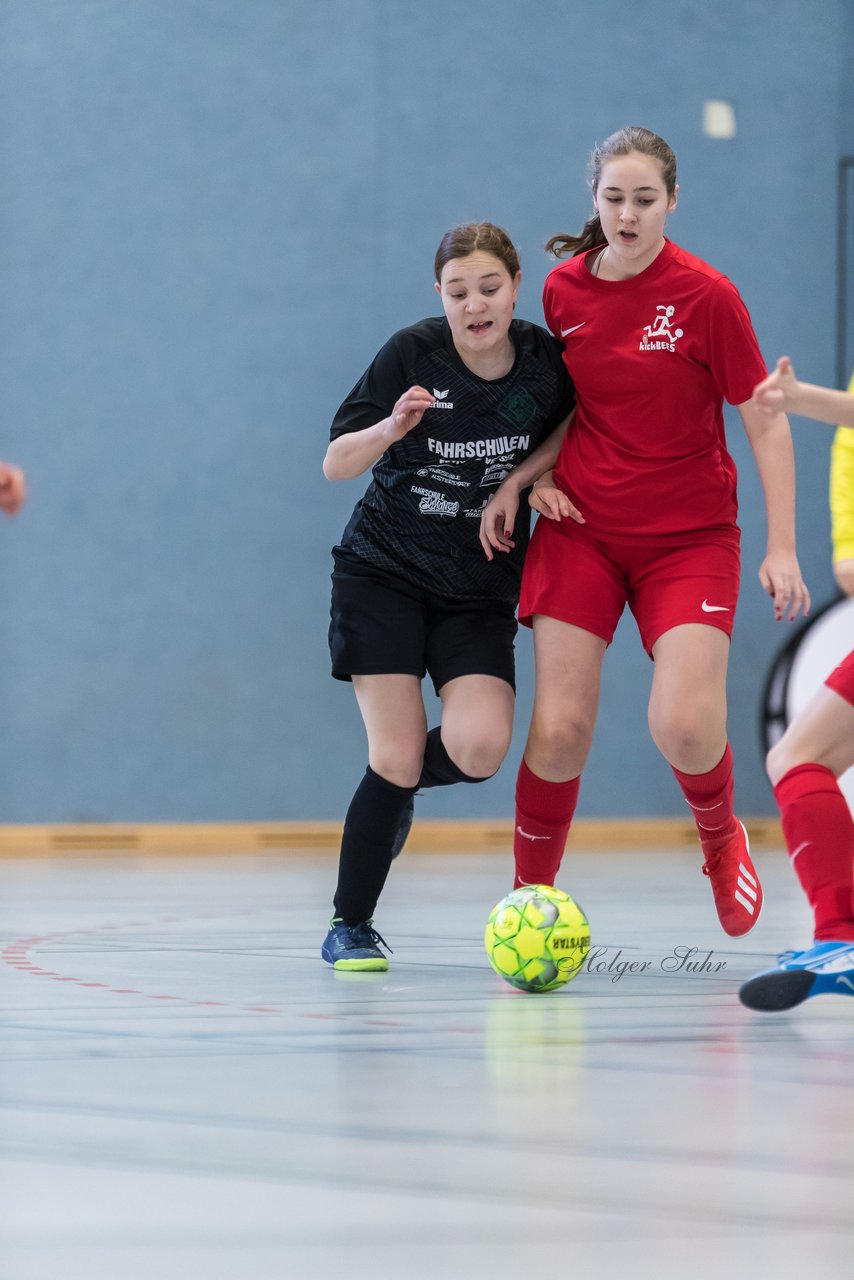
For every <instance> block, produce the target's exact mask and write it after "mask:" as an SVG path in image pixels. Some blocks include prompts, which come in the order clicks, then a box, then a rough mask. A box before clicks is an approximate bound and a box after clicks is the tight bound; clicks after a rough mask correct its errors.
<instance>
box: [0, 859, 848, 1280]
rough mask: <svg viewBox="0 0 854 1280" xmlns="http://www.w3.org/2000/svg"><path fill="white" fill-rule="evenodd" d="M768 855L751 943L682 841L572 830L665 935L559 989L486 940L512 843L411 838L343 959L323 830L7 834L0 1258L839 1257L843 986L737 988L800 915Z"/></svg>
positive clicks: (190, 1264)
mask: <svg viewBox="0 0 854 1280" xmlns="http://www.w3.org/2000/svg"><path fill="white" fill-rule="evenodd" d="M757 861H758V863H759V865H760V867H761V870H762V872H763V875H764V879H765V882H766V892H767V899H768V901H767V906H766V913H765V916H764V918H763V920H762V921H760V923H759V925H758V926H757V928H756V930H755V931H754V933H753V935H751V937H750V938H749V939H747V940H745V941H743V942H741V943H733V942H731V941H730V940H728V939H727V938H726V937H725V936H724V935H723V934H722V933H720V932H719V930H718V927H717V922H716V920H715V918H714V914H713V908H712V904H711V896H710V893H709V889H708V885H707V884H706V882H705V881H704V879H703V877H702V876H701V875H700V874H699V871H698V866H697V862H698V859H697V856H696V854H694V853H693V852H692V853H691V854H687V853H668V854H649V853H638V854H633V855H627V854H616V853H601V852H599V853H595V854H592V853H591V854H586V855H585V854H583V853H577V852H576V853H573V854H572V855H571V857H570V861H569V863H568V866H567V871H568V874H566V875H565V876H564V877H563V880H562V883H563V886H564V887H565V888H567V889H570V890H571V891H573V892H574V893H575V896H576V897H577V898H578V900H579V901H580V902H581V904H582V905H583V906H584V908H585V909H586V910H587V912H588V914H589V916H590V918H591V921H592V926H593V934H594V943H595V944H597V945H598V946H599V947H601V948H604V949H605V950H604V952H603V954H602V959H603V960H604V961H606V962H611V961H615V960H616V962H617V963H619V959H618V958H617V954H616V953H617V951H618V950H619V951H621V953H622V955H621V957H620V959H623V960H634V961H641V960H647V961H649V966H648V970H647V972H645V973H643V974H638V973H635V974H634V975H632V974H625V975H624V976H623V977H621V978H617V979H616V980H614V970H613V969H612V971H611V973H608V972H607V971H606V972H598V973H596V972H585V973H583V974H582V975H581V976H579V977H578V978H577V979H576V980H575V982H573V983H572V984H570V986H568V987H566V988H565V989H563V990H562V991H559V992H557V993H553V994H551V995H548V996H526V995H521V994H518V993H516V992H514V991H512V990H511V989H510V988H509V987H507V986H506V985H505V984H503V983H502V982H501V980H500V979H499V978H497V977H496V976H495V975H494V974H493V973H492V972H491V970H490V969H489V968H488V966H487V963H486V960H485V957H484V955H483V952H482V948H481V935H482V929H483V922H484V918H485V915H486V913H487V911H488V908H489V907H490V906H491V905H492V904H493V903H494V902H495V901H496V900H497V899H498V898H500V897H501V896H503V893H504V892H505V889H506V880H507V876H508V873H509V857H508V856H505V855H501V854H496V853H490V854H489V855H480V854H471V853H465V854H460V855H458V856H451V855H445V854H442V855H439V854H432V855H431V854H415V853H404V855H403V857H402V859H401V861H400V863H399V864H398V865H397V867H396V869H395V874H394V875H393V877H392V880H391V882H390V884H389V887H388V890H387V894H386V897H385V899H384V902H383V905H382V910H381V915H380V916H379V917H378V921H377V923H378V925H379V927H380V928H381V930H382V932H383V933H384V935H385V936H386V937H387V938H388V940H389V942H390V943H391V945H392V946H393V947H394V950H395V954H394V956H393V967H392V968H391V970H390V971H389V973H388V974H379V975H357V976H355V977H349V978H348V977H347V976H339V975H336V974H334V973H333V972H332V971H331V970H329V969H328V968H327V967H326V966H325V965H324V964H323V963H322V962H321V961H320V959H319V957H318V946H319V943H320V940H321V936H322V934H323V931H324V928H325V923H326V917H327V910H328V908H327V905H326V904H327V899H328V897H329V893H330V888H331V883H332V878H333V872H334V859H333V857H332V856H331V855H330V854H326V853H322V854H314V855H311V856H305V857H303V856H302V855H294V854H285V855H280V856H265V857H261V858H255V857H250V858H247V857H240V858H235V859H227V858H222V857H220V858H210V859H207V858H204V859H203V858H198V857H194V858H192V859H189V858H188V859H171V860H170V859H158V858H146V859H132V858H129V859H122V860H111V859H110V858H107V857H104V856H99V857H98V858H93V857H90V858H85V857H71V858H68V857H65V858H63V859H62V860H61V861H59V860H56V859H53V860H51V859H45V860H42V859H33V860H29V861H23V860H21V861H9V860H4V861H2V862H0V880H2V944H3V948H4V951H3V959H4V962H5V963H4V964H3V965H2V984H3V988H2V1001H3V1011H4V1012H3V1024H4V1026H3V1031H4V1034H3V1050H2V1075H0V1096H2V1120H0V1124H2V1173H0V1179H2V1181H0V1276H1V1277H2V1280H84V1278H85V1280H92V1278H93V1277H94V1278H95V1280H113V1278H116V1280H155V1278H156V1280H173V1277H174V1280H225V1278H226V1277H227V1278H228V1280H290V1278H291V1277H294V1278H295V1280H296V1278H299V1280H320V1278H321V1277H323V1278H325V1277H331V1276H334V1277H340V1278H345V1280H368V1278H369V1277H370V1280H392V1278H393V1280H427V1278H428V1277H429V1280H457V1278H459V1280H480V1278H481V1277H483V1278H484V1280H487V1278H488V1280H505V1278H506V1280H511V1278H512V1280H530V1278H531V1277H532V1276H534V1275H536V1274H538V1273H539V1272H540V1271H541V1270H544V1271H545V1269H547V1271H548V1274H549V1275H558V1274H559V1275H561V1276H567V1277H575V1276H591V1275H594V1274H595V1275H596V1276H597V1277H604V1278H605V1280H610V1278H611V1277H614V1278H615V1280H616V1278H619V1280H623V1278H629V1277H641V1280H645V1278H646V1277H650V1278H652V1277H655V1278H656V1280H670V1278H671V1277H674V1278H675V1277H678V1278H679V1280H688V1278H689V1277H699V1278H700V1280H705V1277H715V1278H716V1280H719V1278H720V1277H721V1276H724V1275H725V1276H727V1277H739V1278H741V1277H751V1278H755V1277H765V1276H768V1277H774V1280H787V1278H788V1277H792V1278H794V1277H797V1280H803V1278H804V1277H813V1276H815V1277H822V1280H834V1278H836V1277H850V1276H851V1275H852V1274H854V1261H852V1259H854V1182H852V1171H854V1140H852V1139H854V1132H852V1131H854V1090H853V1089H852V1066H854V1000H852V1001H850V1002H849V1001H847V1000H844V999H840V998H837V997H831V998H826V999H824V1000H814V1001H813V1002H811V1003H809V1004H807V1005H805V1006H804V1007H802V1008H801V1009H800V1010H796V1011H794V1012H793V1013H791V1014H788V1015H781V1016H771V1017H769V1016H765V1017H761V1016H759V1015H755V1014H751V1013H749V1012H748V1011H747V1010H745V1009H743V1008H741V1006H740V1005H739V1004H738V1002H737V1000H736V996H735V992H736V989H737V986H738V984H739V981H740V980H741V979H743V978H744V977H745V976H746V975H748V974H750V973H751V972H752V971H754V970H755V969H756V968H757V967H758V966H761V965H763V964H764V963H765V962H766V961H767V960H768V959H769V958H770V956H771V955H772V953H774V952H775V951H776V950H777V949H781V948H783V947H785V946H787V945H791V944H795V943H804V942H805V941H806V940H807V936H808V935H807V923H808V921H807V915H806V911H805V908H804V906H803V905H802V903H801V900H800V898H799V896H798V891H797V890H796V887H795V885H794V883H793V881H792V879H791V878H790V873H789V869H788V866H787V864H786V860H785V858H784V856H783V855H782V854H778V853H765V854H763V853H762V852H761V851H760V853H759V855H758V858H757ZM681 947H696V948H697V949H698V951H697V955H698V956H699V957H700V958H702V957H704V956H706V955H707V953H708V951H709V950H711V951H712V952H713V955H712V957H711V958H710V963H711V964H712V965H716V964H717V963H719V962H721V963H723V962H725V968H722V969H721V970H720V971H718V972H712V971H710V969H709V968H706V970H705V971H704V972H700V973H689V972H686V971H684V970H682V971H680V972H677V973H668V972H667V971H666V965H665V962H666V961H667V959H668V957H670V956H671V955H672V954H673V953H674V949H675V948H681Z"/></svg>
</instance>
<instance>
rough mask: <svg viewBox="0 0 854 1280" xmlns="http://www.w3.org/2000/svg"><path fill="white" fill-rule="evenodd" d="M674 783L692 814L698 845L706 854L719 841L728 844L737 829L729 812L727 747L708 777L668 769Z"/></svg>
mask: <svg viewBox="0 0 854 1280" xmlns="http://www.w3.org/2000/svg"><path fill="white" fill-rule="evenodd" d="M670 767H671V769H673V772H674V774H675V775H676V781H677V782H678V783H679V785H680V787H681V788H682V793H683V795H684V796H685V799H686V800H687V801H688V804H689V806H690V808H691V810H692V812H693V814H694V821H695V822H696V824H697V831H698V832H699V833H700V843H701V844H702V846H703V849H704V850H705V851H706V852H707V853H712V852H714V849H715V846H716V845H717V844H718V842H719V841H721V840H727V839H729V837H730V836H731V835H732V834H733V832H734V831H735V829H736V818H735V814H734V813H733V811H732V793H733V781H732V750H731V748H730V745H729V743H727V744H726V750H725V751H724V753H723V755H722V756H721V758H720V760H719V761H718V763H717V764H716V765H715V767H714V769H710V770H709V772H708V773H681V772H680V770H679V769H676V768H675V767H674V766H673V765H671V766H670Z"/></svg>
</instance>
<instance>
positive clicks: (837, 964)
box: [738, 651, 854, 1012]
mask: <svg viewBox="0 0 854 1280" xmlns="http://www.w3.org/2000/svg"><path fill="white" fill-rule="evenodd" d="M852 765H854V651H852V653H850V654H849V655H848V658H847V659H846V661H845V662H843V663H842V664H841V665H840V666H839V667H837V669H836V671H834V672H832V673H831V675H830V676H828V679H827V684H826V685H825V687H823V688H822V689H820V690H819V691H818V693H817V694H816V695H815V696H814V697H813V698H812V699H811V700H810V701H809V702H808V703H807V705H806V706H805V707H804V708H803V710H802V711H800V712H798V714H797V715H796V716H795V718H794V720H793V721H792V723H791V724H790V725H789V727H788V729H787V730H786V732H785V733H784V734H783V737H782V738H781V739H780V741H779V742H778V743H777V744H776V746H774V747H772V749H771V751H769V753H768V759H767V767H768V776H769V778H770V779H771V782H772V783H773V785H774V795H775V796H776V797H777V801H778V803H779V805H780V812H781V814H782V818H783V834H784V836H785V837H786V845H787V847H788V850H789V854H790V856H791V859H792V863H793V865H794V868H795V872H796V873H797V876H798V879H799V880H800V882H801V885H802V886H803V889H804V892H805V893H806V895H807V897H808V898H809V900H810V905H811V906H812V909H813V913H814V916H815V943H814V944H813V946H811V947H809V948H807V950H806V951H786V952H784V953H783V955H781V956H779V957H778V959H777V964H776V966H775V967H774V968H773V969H767V970H766V971H765V972H764V973H758V974H757V975H756V976H755V977H753V978H749V979H748V981H747V982H745V983H744V985H743V986H742V988H741V990H740V991H739V993H738V994H739V997H740V999H741V1001H742V1004H746V1005H747V1007H748V1008H749V1009H758V1010H763V1011H766V1012H774V1011H778V1010H781V1009H791V1008H793V1007H794V1006H795V1005H797V1004H800V1003H801V1001H802V1000H806V999H807V998H808V997H809V996H816V995H822V994H831V993H832V994H836V995H845V996H851V995H854V945H852V944H854V820H852V817H851V810H850V809H849V807H848V804H847V803H846V800H845V797H844V796H843V794H842V792H841V791H840V790H839V786H838V784H837V781H836V780H837V778H838V777H839V776H840V775H841V774H842V773H844V772H845V770H846V769H849V768H850V767H851V766H852Z"/></svg>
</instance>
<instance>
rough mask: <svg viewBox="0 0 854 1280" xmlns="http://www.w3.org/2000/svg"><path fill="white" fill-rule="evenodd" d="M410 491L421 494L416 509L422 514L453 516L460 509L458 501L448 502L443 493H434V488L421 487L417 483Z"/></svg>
mask: <svg viewBox="0 0 854 1280" xmlns="http://www.w3.org/2000/svg"><path fill="white" fill-rule="evenodd" d="M412 492H413V493H418V494H420V495H421V501H420V502H419V504H418V510H419V511H420V512H421V514H422V516H455V515H456V514H457V512H458V511H459V509H460V504H459V503H458V502H450V501H449V500H448V499H447V498H446V497H445V496H444V495H443V494H441V493H436V491H435V490H434V489H421V488H419V486H418V485H417V484H414V485H413V486H412Z"/></svg>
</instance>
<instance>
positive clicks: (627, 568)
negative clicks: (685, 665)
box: [519, 517, 740, 656]
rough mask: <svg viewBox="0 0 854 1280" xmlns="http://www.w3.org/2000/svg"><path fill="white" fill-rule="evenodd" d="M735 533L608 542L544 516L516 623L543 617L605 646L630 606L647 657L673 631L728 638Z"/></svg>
mask: <svg viewBox="0 0 854 1280" xmlns="http://www.w3.org/2000/svg"><path fill="white" fill-rule="evenodd" d="M739 542H740V534H739V531H738V529H736V528H733V529H731V530H730V529H723V530H715V531H714V532H710V533H699V534H693V533H692V534H685V535H682V536H681V537H680V539H679V542H674V541H673V539H670V540H669V541H667V542H658V541H654V542H653V541H643V542H640V541H639V542H633V543H628V542H605V541H603V540H602V539H599V538H594V537H592V536H591V535H590V534H589V533H588V532H587V531H586V530H585V528H584V526H583V525H578V524H576V523H575V522H574V521H572V520H563V521H562V522H561V524H560V527H559V528H558V527H556V525H555V523H554V522H553V521H551V520H547V519H545V518H543V517H541V518H540V519H539V520H538V521H537V523H536V526H535V528H534V533H533V537H532V538H531V545H530V547H529V548H528V554H527V556H526V558H525V570H524V573H523V575H522V595H521V599H520V601H519V621H520V622H523V623H524V624H525V626H528V627H529V626H530V625H531V620H532V618H533V616H534V614H537V613H542V614H545V616H546V617H548V618H557V619H558V621H560V622H568V623H571V624H572V625H573V626H576V627H581V628H582V629H583V630H585V631H591V632H592V633H593V635H596V636H601V637H602V639H603V640H605V641H606V642H607V643H608V644H610V643H611V641H612V640H613V638H614V632H615V631H616V629H617V623H618V622H619V620H620V615H621V614H622V612H623V609H624V608H625V606H626V605H627V604H628V606H629V608H630V609H631V611H632V613H633V614H634V617H635V621H636V622H637V624H638V630H639V631H640V634H641V640H642V641H643V646H644V648H645V649H646V651H647V653H648V654H649V655H650V656H652V649H653V645H654V644H655V642H656V641H657V640H658V639H659V637H660V636H662V635H664V633H665V631H669V630H670V629H671V627H678V626H682V625H683V624H684V623H690V622H700V623H704V624H705V625H707V626H712V627H717V628H718V629H719V630H721V631H724V632H726V634H727V635H728V636H730V635H732V626H733V620H734V618H735V607H736V604H737V603H738V586H739V579H740V557H739Z"/></svg>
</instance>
